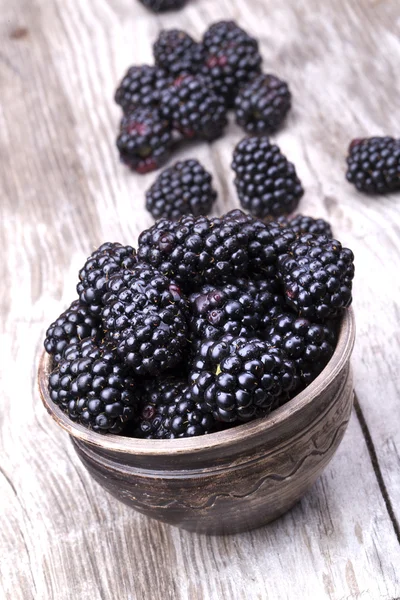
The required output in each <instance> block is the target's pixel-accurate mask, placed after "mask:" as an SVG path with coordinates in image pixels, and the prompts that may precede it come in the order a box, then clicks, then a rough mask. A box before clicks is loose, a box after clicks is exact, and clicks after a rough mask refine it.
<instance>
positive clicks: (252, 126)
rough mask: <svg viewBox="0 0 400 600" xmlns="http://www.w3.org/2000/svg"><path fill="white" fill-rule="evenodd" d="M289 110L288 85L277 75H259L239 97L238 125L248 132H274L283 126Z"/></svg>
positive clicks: (243, 89)
mask: <svg viewBox="0 0 400 600" xmlns="http://www.w3.org/2000/svg"><path fill="white" fill-rule="evenodd" d="M290 107H291V93H290V91H289V87H288V85H287V83H286V82H285V81H282V80H281V79H278V77H275V75H258V76H257V77H255V78H254V79H251V81H250V82H248V83H246V84H245V85H244V86H243V87H242V88H241V89H240V91H239V93H238V95H237V96H236V99H235V113H236V123H237V124H238V125H240V127H243V129H244V130H245V131H247V133H251V134H258V135H259V134H262V133H272V132H274V131H276V130H277V129H278V128H279V127H280V125H281V124H282V122H283V120H284V118H285V117H286V114H287V113H288V111H289V109H290Z"/></svg>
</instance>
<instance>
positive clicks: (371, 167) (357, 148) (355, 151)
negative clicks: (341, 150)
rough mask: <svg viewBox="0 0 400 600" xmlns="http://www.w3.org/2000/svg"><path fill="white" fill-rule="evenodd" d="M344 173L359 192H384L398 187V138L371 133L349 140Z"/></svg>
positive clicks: (399, 144)
mask: <svg viewBox="0 0 400 600" xmlns="http://www.w3.org/2000/svg"><path fill="white" fill-rule="evenodd" d="M347 165H348V167H347V173H346V177H347V180H348V181H350V183H353V184H354V185H355V186H356V188H357V189H358V190H359V191H360V192H367V193H372V194H386V193H389V192H395V191H398V190H400V140H399V139H394V138H392V137H372V138H365V139H356V140H353V141H352V142H351V144H350V147H349V154H348V157H347Z"/></svg>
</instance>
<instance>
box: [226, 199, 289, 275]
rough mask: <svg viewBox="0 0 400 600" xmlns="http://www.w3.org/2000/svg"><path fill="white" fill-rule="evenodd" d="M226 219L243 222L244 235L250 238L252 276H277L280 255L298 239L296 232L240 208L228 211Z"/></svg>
mask: <svg viewBox="0 0 400 600" xmlns="http://www.w3.org/2000/svg"><path fill="white" fill-rule="evenodd" d="M225 219H226V220H228V221H230V220H234V221H235V222H237V223H241V224H242V227H241V232H242V235H243V236H244V237H245V238H247V240H248V245H247V256H248V263H249V269H250V272H251V273H252V277H253V278H254V276H255V275H257V274H258V275H260V276H261V278H262V279H269V280H271V279H273V278H274V277H276V276H277V270H276V264H277V259H278V256H280V255H281V254H285V253H286V252H287V250H288V248H289V246H290V244H291V243H292V242H293V241H294V240H295V239H296V234H295V232H294V231H292V230H291V229H289V228H282V227H281V226H280V225H279V224H278V223H276V222H270V223H264V222H262V221H259V220H258V219H254V218H253V217H251V216H250V215H245V214H244V213H243V212H242V211H240V210H234V211H231V212H230V213H227V214H226V215H225Z"/></svg>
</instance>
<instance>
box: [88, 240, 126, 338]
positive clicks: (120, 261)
mask: <svg viewBox="0 0 400 600" xmlns="http://www.w3.org/2000/svg"><path fill="white" fill-rule="evenodd" d="M136 262H137V259H136V251H135V250H134V249H133V248H132V247H131V246H123V245H122V244H119V243H111V242H107V243H105V244H102V245H101V246H100V247H99V248H98V249H97V250H95V252H93V253H92V254H91V255H90V256H89V258H88V259H87V260H86V262H85V264H84V266H83V267H82V269H81V270H80V271H79V283H78V285H77V287H76V290H77V292H78V295H79V299H80V302H81V304H83V305H85V306H87V308H88V311H89V312H90V313H91V314H92V315H94V316H96V317H98V318H100V316H101V312H102V310H103V298H104V294H105V293H106V292H107V281H108V280H109V278H110V277H111V276H112V275H115V274H116V273H119V272H120V271H121V270H124V269H128V270H129V269H132V268H133V267H134V266H135V265H136ZM81 337H82V336H81Z"/></svg>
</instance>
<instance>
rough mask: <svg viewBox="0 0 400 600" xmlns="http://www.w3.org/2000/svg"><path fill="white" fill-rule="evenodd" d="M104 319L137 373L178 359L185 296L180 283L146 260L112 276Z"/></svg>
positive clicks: (110, 336)
mask: <svg viewBox="0 0 400 600" xmlns="http://www.w3.org/2000/svg"><path fill="white" fill-rule="evenodd" d="M107 286H108V290H109V292H108V294H106V296H105V299H104V303H105V308H104V310H103V314H102V319H103V326H104V330H105V331H106V334H107V337H108V339H109V340H110V341H112V342H115V343H116V344H117V352H118V354H119V356H121V357H122V358H123V360H124V361H125V363H126V364H127V365H129V366H130V367H131V368H132V369H133V371H134V372H135V373H137V374H138V375H146V374H150V375H158V374H159V373H161V372H162V371H165V370H166V369H170V368H172V367H174V366H175V365H177V364H178V363H179V362H180V361H181V360H182V357H183V352H184V350H185V346H186V344H187V337H188V335H187V334H188V328H187V317H186V301H185V300H184V299H183V297H182V294H181V292H180V289H179V288H178V287H177V286H176V285H175V284H174V283H172V282H171V281H170V280H169V279H167V278H166V277H164V276H163V275H161V273H159V272H157V271H156V270H155V269H153V268H152V267H149V266H148V265H146V264H140V263H139V264H137V265H136V266H135V267H134V268H133V269H131V270H130V271H124V272H121V273H119V274H117V275H114V276H113V277H111V278H110V280H109V282H108V284H107Z"/></svg>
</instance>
